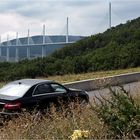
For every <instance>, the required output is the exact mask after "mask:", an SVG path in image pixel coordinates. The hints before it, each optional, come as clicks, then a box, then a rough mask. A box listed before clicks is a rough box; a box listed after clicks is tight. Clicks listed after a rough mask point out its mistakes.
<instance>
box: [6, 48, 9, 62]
mask: <svg viewBox="0 0 140 140" xmlns="http://www.w3.org/2000/svg"><path fill="white" fill-rule="evenodd" d="M6 61H7V62H9V46H7V48H6Z"/></svg>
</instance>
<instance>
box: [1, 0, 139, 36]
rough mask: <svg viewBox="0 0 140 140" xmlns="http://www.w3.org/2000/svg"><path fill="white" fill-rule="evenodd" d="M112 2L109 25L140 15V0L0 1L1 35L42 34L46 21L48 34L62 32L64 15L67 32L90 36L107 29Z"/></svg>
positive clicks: (64, 26) (63, 31)
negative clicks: (67, 27) (110, 22)
mask: <svg viewBox="0 0 140 140" xmlns="http://www.w3.org/2000/svg"><path fill="white" fill-rule="evenodd" d="M109 1H111V2H112V25H113V26H115V25H117V24H119V23H124V22H126V21H127V20H129V19H134V18H136V17H138V16H139V15H140V8H139V5H140V1H139V0H1V3H0V21H1V22H0V34H1V35H2V38H3V39H6V34H10V36H11V38H12V37H14V34H16V33H15V32H19V34H20V36H26V35H27V29H28V28H30V30H31V35H36V34H41V33H42V25H43V24H46V30H47V34H65V32H66V31H65V28H66V17H69V32H70V34H76V35H91V34H95V33H98V32H103V31H104V30H106V29H107V28H108V4H109Z"/></svg>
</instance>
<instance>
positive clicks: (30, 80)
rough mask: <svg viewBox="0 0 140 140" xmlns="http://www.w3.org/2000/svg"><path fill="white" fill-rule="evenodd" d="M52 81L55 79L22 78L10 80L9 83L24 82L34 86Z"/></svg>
mask: <svg viewBox="0 0 140 140" xmlns="http://www.w3.org/2000/svg"><path fill="white" fill-rule="evenodd" d="M44 82H45V83H51V82H53V81H51V80H45V79H20V80H16V81H13V82H10V83H9V84H23V85H28V86H33V85H36V84H39V83H44Z"/></svg>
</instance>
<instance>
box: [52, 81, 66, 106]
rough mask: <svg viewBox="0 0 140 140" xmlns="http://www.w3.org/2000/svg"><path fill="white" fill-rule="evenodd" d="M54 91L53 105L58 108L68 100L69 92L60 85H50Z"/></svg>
mask: <svg viewBox="0 0 140 140" xmlns="http://www.w3.org/2000/svg"><path fill="white" fill-rule="evenodd" d="M50 86H51V88H52V89H53V91H54V92H53V103H54V104H55V105H56V106H61V105H63V104H64V103H66V102H67V100H68V90H67V89H66V88H65V87H63V86H62V85H60V84H58V83H50Z"/></svg>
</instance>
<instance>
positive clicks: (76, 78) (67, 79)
mask: <svg viewBox="0 0 140 140" xmlns="http://www.w3.org/2000/svg"><path fill="white" fill-rule="evenodd" d="M131 72H140V67H137V68H130V69H120V70H111V71H99V72H90V73H83V74H70V75H63V76H50V77H47V78H46V79H50V80H54V81H57V82H60V83H67V82H73V81H79V80H85V79H94V78H100V77H106V76H113V75H118V74H125V73H131ZM43 78H44V77H43Z"/></svg>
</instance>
